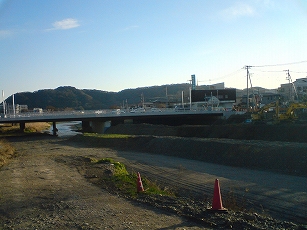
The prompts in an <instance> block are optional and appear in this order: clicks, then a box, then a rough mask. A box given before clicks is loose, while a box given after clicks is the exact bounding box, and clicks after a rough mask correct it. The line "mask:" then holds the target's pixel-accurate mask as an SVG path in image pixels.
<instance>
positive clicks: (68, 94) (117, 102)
mask: <svg viewBox="0 0 307 230" xmlns="http://www.w3.org/2000/svg"><path fill="white" fill-rule="evenodd" d="M189 87H190V85H189V84H173V85H162V86H151V87H142V88H136V89H125V90H122V91H119V92H107V91H101V90H89V89H76V88H75V87H71V86H62V87H58V88H56V89H44V90H38V91H35V92H22V93H17V94H15V104H20V105H28V108H29V109H33V108H43V109H54V110H63V109H76V110H83V109H86V110H88V109H110V108H116V107H120V106H121V105H123V103H126V102H127V103H128V104H129V105H137V104H140V103H141V101H142V97H144V101H145V102H153V101H161V100H162V101H166V94H167V95H168V100H172V101H174V102H176V101H178V102H180V101H181V92H182V91H184V95H185V98H186V100H188V99H187V97H188V94H189ZM6 102H7V103H8V104H12V96H10V97H9V98H7V100H6Z"/></svg>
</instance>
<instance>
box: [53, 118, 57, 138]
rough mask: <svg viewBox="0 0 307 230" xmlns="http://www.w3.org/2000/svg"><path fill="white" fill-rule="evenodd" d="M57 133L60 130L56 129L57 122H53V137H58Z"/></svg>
mask: <svg viewBox="0 0 307 230" xmlns="http://www.w3.org/2000/svg"><path fill="white" fill-rule="evenodd" d="M57 132H58V129H57V127H56V122H55V121H54V122H52V135H53V136H56V135H57Z"/></svg>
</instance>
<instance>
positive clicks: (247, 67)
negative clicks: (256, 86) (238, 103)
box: [245, 65, 250, 111]
mask: <svg viewBox="0 0 307 230" xmlns="http://www.w3.org/2000/svg"><path fill="white" fill-rule="evenodd" d="M245 68H246V107H247V111H249V91H248V77H249V71H248V69H249V68H250V66H248V65H247V66H245Z"/></svg>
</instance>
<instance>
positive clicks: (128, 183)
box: [92, 158, 174, 197]
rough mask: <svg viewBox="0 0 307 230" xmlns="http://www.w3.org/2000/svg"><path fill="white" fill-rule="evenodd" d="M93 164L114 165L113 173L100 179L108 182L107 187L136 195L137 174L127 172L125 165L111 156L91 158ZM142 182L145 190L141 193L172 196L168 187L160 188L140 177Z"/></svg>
mask: <svg viewBox="0 0 307 230" xmlns="http://www.w3.org/2000/svg"><path fill="white" fill-rule="evenodd" d="M92 162H94V163H95V164H112V165H114V169H115V170H114V174H113V175H112V176H111V177H103V178H102V180H103V181H104V182H105V183H107V184H108V187H115V188H117V189H118V190H119V191H121V192H123V193H124V194H126V195H130V196H132V197H135V196H137V194H138V193H137V189H136V185H137V175H136V173H129V172H128V171H127V169H126V166H125V165H124V164H122V163H120V162H117V161H115V160H113V159H111V158H103V159H99V160H92ZM142 183H143V187H144V189H145V191H144V192H143V193H142V194H147V195H153V194H155V195H156V194H159V195H167V196H174V194H173V193H172V192H171V191H169V190H168V189H161V188H160V187H159V186H158V185H157V184H156V183H154V182H152V181H150V180H148V179H147V178H142Z"/></svg>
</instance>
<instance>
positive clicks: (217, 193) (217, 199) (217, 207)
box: [209, 179, 227, 212]
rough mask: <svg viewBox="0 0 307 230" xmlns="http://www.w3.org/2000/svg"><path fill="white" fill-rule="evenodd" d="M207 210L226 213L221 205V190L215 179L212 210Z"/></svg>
mask: <svg viewBox="0 0 307 230" xmlns="http://www.w3.org/2000/svg"><path fill="white" fill-rule="evenodd" d="M209 210H210V211H214V212H227V209H226V208H224V207H223V204H222V197H221V190H220V184H219V180H218V179H215V183H214V193H213V201H212V208H211V209H209Z"/></svg>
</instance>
